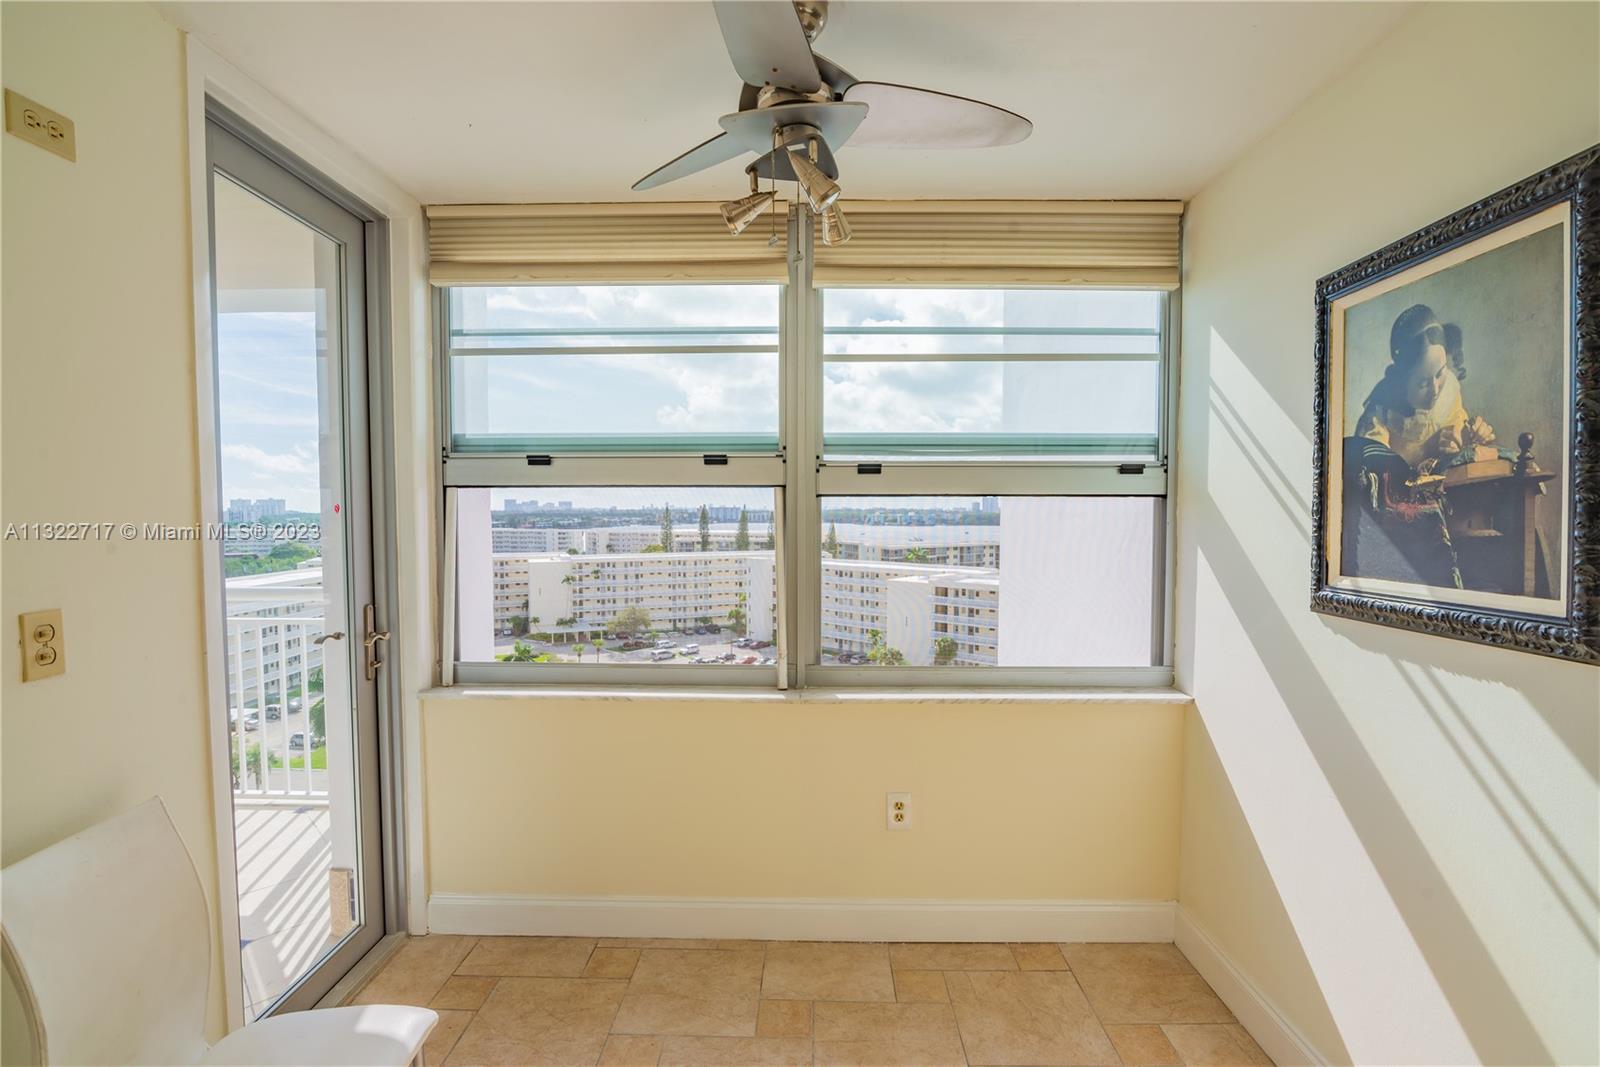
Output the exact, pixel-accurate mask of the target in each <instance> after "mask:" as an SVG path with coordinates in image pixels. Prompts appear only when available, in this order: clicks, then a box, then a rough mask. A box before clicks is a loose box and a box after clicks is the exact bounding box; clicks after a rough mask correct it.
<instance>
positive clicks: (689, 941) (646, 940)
mask: <svg viewBox="0 0 1600 1067" xmlns="http://www.w3.org/2000/svg"><path fill="white" fill-rule="evenodd" d="M721 944H722V943H721V942H720V941H716V940H713V939H710V938H690V937H602V938H601V939H600V947H601V948H719V947H721Z"/></svg>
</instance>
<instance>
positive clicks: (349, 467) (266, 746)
mask: <svg viewBox="0 0 1600 1067" xmlns="http://www.w3.org/2000/svg"><path fill="white" fill-rule="evenodd" d="M206 150H207V158H208V161H209V165H210V182H209V184H210V196H211V244H212V264H213V277H212V284H213V294H212V296H213V302H212V306H213V308H214V314H215V319H214V322H213V336H214V338H215V349H214V353H213V357H214V360H215V363H214V380H215V382H216V396H215V410H216V426H215V427H214V432H215V441H216V447H217V452H218V457H217V458H218V470H219V472H220V482H221V484H220V486H219V490H220V491H219V498H220V500H221V502H222V508H221V510H222V514H221V515H217V516H212V517H211V518H212V519H213V520H215V521H217V522H218V523H219V526H218V527H217V528H218V529H219V532H220V535H221V538H222V543H223V599H224V603H223V615H224V626H225V643H226V661H227V662H226V671H227V704H226V706H224V707H218V708H213V709H212V713H213V714H214V715H217V716H226V719H227V723H228V737H229V758H230V767H229V775H230V778H231V780H232V788H233V816H234V823H233V827H234V856H233V857H231V859H232V861H233V862H234V863H235V865H236V868H237V871H238V894H239V932H238V936H239V944H240V946H241V948H240V958H241V964H242V969H243V975H242V980H243V981H242V988H243V1000H244V1008H245V1018H246V1020H247V1021H251V1020H254V1019H257V1018H260V1017H261V1016H263V1015H266V1014H269V1013H273V1012H277V1011H284V1010H294V1009H300V1008H306V1007H310V1006H311V1005H312V1004H314V1003H315V1002H316V1001H317V1000H318V999H320V997H321V996H322V995H323V994H324V993H325V992H326V991H327V989H328V988H329V987H330V986H331V985H332V984H333V983H334V982H336V981H337V980H338V979H339V978H340V977H341V976H342V975H343V974H344V973H345V972H346V971H348V970H349V968H350V967H351V965H352V964H353V963H354V962H355V961H356V960H358V959H359V958H360V957H361V956H362V955H363V954H364V953H365V952H366V951H367V950H368V949H370V948H371V947H372V945H373V944H375V943H376V942H377V940H378V939H379V937H381V936H382V932H383V925H384V916H383V905H382V900H383V895H382V893H383V885H382V877H383V876H382V864H381V856H380V833H379V811H378V784H379V783H378V741H377V710H376V709H377V699H376V686H375V685H374V678H375V676H376V669H377V666H376V665H378V664H379V663H380V662H381V660H382V659H383V657H384V648H383V642H384V640H385V635H383V634H381V632H380V631H378V629H377V626H376V621H375V619H374V617H373V614H372V609H371V606H370V605H371V604H372V603H373V565H372V556H373V553H372V535H371V506H370V502H371V493H370V489H369V466H368V446H367V441H368V434H367V414H368V413H367V409H366V400H367V384H366V367H367V340H366V331H365V318H366V314H365V293H366V278H365V264H366V249H365V232H364V224H363V223H362V221H361V220H360V219H358V218H356V217H355V216H354V215H352V214H351V213H350V212H348V211H347V210H345V209H344V208H343V207H341V206H340V205H338V204H336V203H335V202H333V201H332V200H330V199H328V198H327V197H325V196H323V195H322V194H321V193H319V192H318V191H317V190H316V189H314V188H312V187H311V186H310V185H309V184H307V183H306V182H304V181H302V180H301V179H300V178H298V177H297V176H295V175H294V174H291V173H290V172H289V171H288V170H286V169H284V168H283V167H281V166H279V165H278V164H277V163H276V162H274V161H273V160H271V159H269V158H268V157H267V156H265V155H264V154H262V153H261V152H259V151H257V150H256V149H255V148H253V147H252V146H250V145H249V144H247V143H245V142H244V141H243V140H241V139H240V138H238V137H236V136H235V135H234V134H232V133H231V132H229V131H228V130H226V129H224V128H223V127H222V126H220V125H218V124H216V123H214V122H212V123H208V125H207V138H206Z"/></svg>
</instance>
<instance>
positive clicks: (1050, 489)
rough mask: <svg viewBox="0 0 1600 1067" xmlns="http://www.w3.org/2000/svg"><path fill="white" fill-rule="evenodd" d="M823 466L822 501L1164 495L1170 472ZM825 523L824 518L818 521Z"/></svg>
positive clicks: (918, 464) (1101, 467)
mask: <svg viewBox="0 0 1600 1067" xmlns="http://www.w3.org/2000/svg"><path fill="white" fill-rule="evenodd" d="M871 466H876V467H878V468H880V472H879V473H877V474H864V473H861V470H860V467H861V465H860V464H856V463H838V462H835V463H824V464H822V466H821V470H820V471H818V473H817V493H818V494H819V495H821V496H1165V495H1166V493H1167V472H1166V469H1165V468H1164V467H1161V466H1144V467H1143V469H1142V470H1139V471H1137V472H1131V473H1127V474H1124V473H1122V472H1121V471H1120V470H1119V469H1118V468H1117V467H1114V466H1109V465H1105V464H1093V465H1091V464H1080V465H1069V464H1042V463H1034V464H1028V463H981V462H957V463H935V462H927V461H912V462H907V463H874V464H871V465H869V468H870V467H871ZM818 521H819V523H820V521H821V520H820V517H819V519H818ZM819 551H820V550H819Z"/></svg>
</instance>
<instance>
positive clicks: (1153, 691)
mask: <svg viewBox="0 0 1600 1067" xmlns="http://www.w3.org/2000/svg"><path fill="white" fill-rule="evenodd" d="M422 698H423V699H424V700H437V701H442V702H449V703H460V702H468V701H494V700H612V701H617V700H620V701H635V702H644V701H656V702H666V703H685V702H689V701H694V702H697V703H709V702H717V703H743V704H1188V703H1189V702H1190V701H1191V700H1193V697H1191V696H1190V695H1189V694H1187V693H1184V692H1182V691H1180V690H1178V689H1174V688H1171V687H1149V688H1142V687H1141V688H1108V687H1094V688H1090V687H1084V688H1081V689H1018V688H993V689H979V688H974V689H958V688H937V689H924V688H903V689H901V688H890V687H885V686H874V687H871V688H859V689H846V688H837V687H830V688H813V689H783V690H779V689H758V688H735V687H731V686H728V687H720V688H708V687H705V686H667V685H504V686H493V685H458V686H450V687H448V688H446V687H438V686H436V687H434V688H432V689H427V690H424V691H423V693H422Z"/></svg>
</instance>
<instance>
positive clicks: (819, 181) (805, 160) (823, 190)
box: [789, 145, 840, 215]
mask: <svg viewBox="0 0 1600 1067" xmlns="http://www.w3.org/2000/svg"><path fill="white" fill-rule="evenodd" d="M789 155H790V157H791V158H790V160H789V163H790V165H791V166H792V167H794V178H795V184H797V185H798V186H799V187H800V194H801V195H802V196H804V197H805V198H806V203H807V204H809V205H811V210H812V211H814V212H816V213H817V214H819V215H820V214H822V213H823V212H824V211H826V210H828V208H829V207H831V206H832V205H833V202H834V201H835V200H837V199H839V192H840V190H839V185H838V183H837V182H835V181H834V180H833V179H832V178H830V177H828V176H827V175H826V174H824V173H822V170H821V168H819V167H818V166H817V165H816V164H815V163H813V162H812V161H811V157H810V154H809V151H808V149H807V146H806V145H790V146H789Z"/></svg>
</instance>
